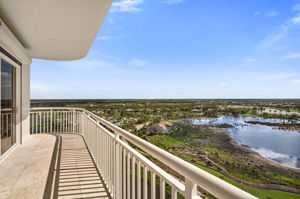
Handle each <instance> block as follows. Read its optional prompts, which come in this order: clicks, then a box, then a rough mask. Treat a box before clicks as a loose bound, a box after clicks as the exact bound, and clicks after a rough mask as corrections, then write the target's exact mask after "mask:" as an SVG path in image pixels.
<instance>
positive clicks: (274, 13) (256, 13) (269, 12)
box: [253, 10, 279, 17]
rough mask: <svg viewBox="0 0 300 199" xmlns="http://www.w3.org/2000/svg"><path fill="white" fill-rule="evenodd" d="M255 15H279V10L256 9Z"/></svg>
mask: <svg viewBox="0 0 300 199" xmlns="http://www.w3.org/2000/svg"><path fill="white" fill-rule="evenodd" d="M253 14H254V15H255V16H265V17H276V16H278V15H279V13H278V12H276V11H275V10H270V11H268V12H260V11H256V12H254V13H253Z"/></svg>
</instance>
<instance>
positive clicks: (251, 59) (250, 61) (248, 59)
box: [245, 58, 256, 63]
mask: <svg viewBox="0 0 300 199" xmlns="http://www.w3.org/2000/svg"><path fill="white" fill-rule="evenodd" d="M245 62H247V63H254V62H256V59H253V58H246V59H245Z"/></svg>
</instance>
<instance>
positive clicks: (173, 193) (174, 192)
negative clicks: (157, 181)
mask: <svg viewBox="0 0 300 199" xmlns="http://www.w3.org/2000/svg"><path fill="white" fill-rule="evenodd" d="M172 199H177V190H176V189H175V187H173V186H172Z"/></svg>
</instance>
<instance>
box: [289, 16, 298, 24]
mask: <svg viewBox="0 0 300 199" xmlns="http://www.w3.org/2000/svg"><path fill="white" fill-rule="evenodd" d="M291 21H292V22H293V23H295V24H297V23H300V16H297V17H294V18H292V19H291Z"/></svg>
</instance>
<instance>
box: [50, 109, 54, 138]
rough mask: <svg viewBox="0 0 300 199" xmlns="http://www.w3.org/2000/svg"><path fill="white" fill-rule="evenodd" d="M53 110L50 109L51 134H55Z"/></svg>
mask: <svg viewBox="0 0 300 199" xmlns="http://www.w3.org/2000/svg"><path fill="white" fill-rule="evenodd" d="M52 123H53V110H52V108H51V109H50V132H51V133H53V124H52Z"/></svg>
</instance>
